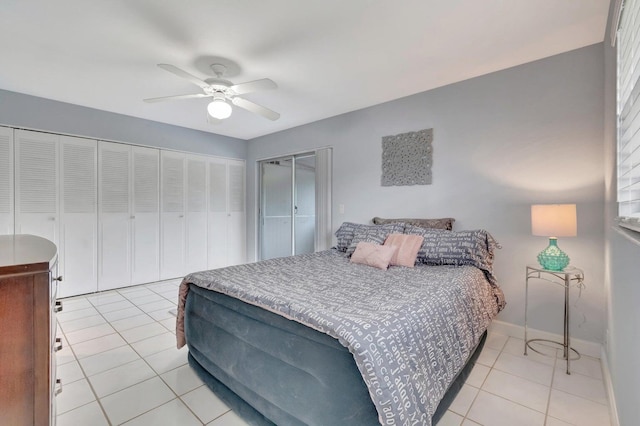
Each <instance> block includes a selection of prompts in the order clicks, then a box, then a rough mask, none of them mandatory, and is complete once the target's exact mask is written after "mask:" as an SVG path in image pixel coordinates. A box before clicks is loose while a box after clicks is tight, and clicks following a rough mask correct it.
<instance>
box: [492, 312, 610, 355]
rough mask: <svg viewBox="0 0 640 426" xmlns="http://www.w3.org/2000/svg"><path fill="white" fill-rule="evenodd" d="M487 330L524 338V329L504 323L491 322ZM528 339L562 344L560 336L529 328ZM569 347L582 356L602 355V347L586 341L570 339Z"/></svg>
mask: <svg viewBox="0 0 640 426" xmlns="http://www.w3.org/2000/svg"><path fill="white" fill-rule="evenodd" d="M489 330H490V331H492V332H495V333H500V334H504V335H506V336H509V337H517V338H519V339H523V338H524V327H523V326H521V325H516V324H511V323H508V322H504V321H499V320H493V321H492V322H491V325H490V326H489ZM527 332H528V334H529V335H528V336H527V337H528V338H529V339H549V340H554V341H556V342H562V335H560V334H555V333H549V332H546V331H541V330H536V329H533V328H531V327H529V328H528V329H527ZM571 347H572V348H574V349H575V350H577V351H578V352H580V353H581V354H582V355H586V356H590V357H592V358H598V359H600V356H601V355H602V345H601V344H600V343H595V342H589V341H588V340H582V339H574V338H571Z"/></svg>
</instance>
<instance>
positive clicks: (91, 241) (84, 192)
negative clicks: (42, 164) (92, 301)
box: [58, 136, 98, 297]
mask: <svg viewBox="0 0 640 426" xmlns="http://www.w3.org/2000/svg"><path fill="white" fill-rule="evenodd" d="M97 169H98V142H97V141H95V140H91V139H81V138H72V137H67V136H61V137H60V245H59V247H58V253H59V258H58V270H59V271H60V274H61V275H62V276H63V277H64V281H63V283H62V284H61V285H60V287H59V290H58V291H59V295H60V297H68V296H73V295H77V294H86V293H93V292H95V291H97V290H98V265H97V260H98V254H97V251H98V211H97V197H98V194H97V193H98V183H97V180H98V174H97Z"/></svg>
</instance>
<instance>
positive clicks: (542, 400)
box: [482, 369, 551, 413]
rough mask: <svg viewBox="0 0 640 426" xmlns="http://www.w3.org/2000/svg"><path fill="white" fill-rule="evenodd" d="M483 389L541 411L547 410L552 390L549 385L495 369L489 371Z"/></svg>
mask: <svg viewBox="0 0 640 426" xmlns="http://www.w3.org/2000/svg"><path fill="white" fill-rule="evenodd" d="M482 390H484V391H487V392H489V393H492V394H494V395H498V396H501V397H502V398H505V399H508V400H510V401H513V402H516V403H518V404H520V405H524V406H525V407H528V408H532V409H534V410H536V411H540V412H541V413H546V411H547V401H548V400H549V392H550V391H551V389H550V388H549V387H548V386H544V385H541V384H539V383H535V382H532V381H530V380H527V379H523V378H521V377H518V376H514V375H512V374H508V373H503V372H502V371H500V370H495V369H494V370H491V372H490V373H489V376H488V377H487V380H485V382H484V385H482Z"/></svg>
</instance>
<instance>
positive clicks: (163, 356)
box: [144, 346, 189, 374]
mask: <svg viewBox="0 0 640 426" xmlns="http://www.w3.org/2000/svg"><path fill="white" fill-rule="evenodd" d="M188 353H189V352H188V349H187V346H183V347H182V348H181V349H176V348H175V347H174V348H170V349H165V350H163V351H161V352H158V353H155V354H153V355H149V356H147V357H145V358H144V359H145V360H146V361H147V362H148V363H149V365H151V367H152V368H153V369H154V370H155V371H156V373H158V374H162V373H166V372H167V371H169V370H173V369H174V368H178V367H180V366H181V365H185V364H186V363H187V354H188Z"/></svg>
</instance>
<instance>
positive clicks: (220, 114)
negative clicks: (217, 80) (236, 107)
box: [207, 98, 232, 120]
mask: <svg viewBox="0 0 640 426" xmlns="http://www.w3.org/2000/svg"><path fill="white" fill-rule="evenodd" d="M207 111H208V112H209V115H210V116H212V117H213V118H217V119H218V120H224V119H225V118H229V117H230V116H231V112H232V108H231V105H229V104H228V103H227V101H225V100H224V99H220V98H218V99H214V100H213V102H211V103H210V104H209V105H208V106H207Z"/></svg>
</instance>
